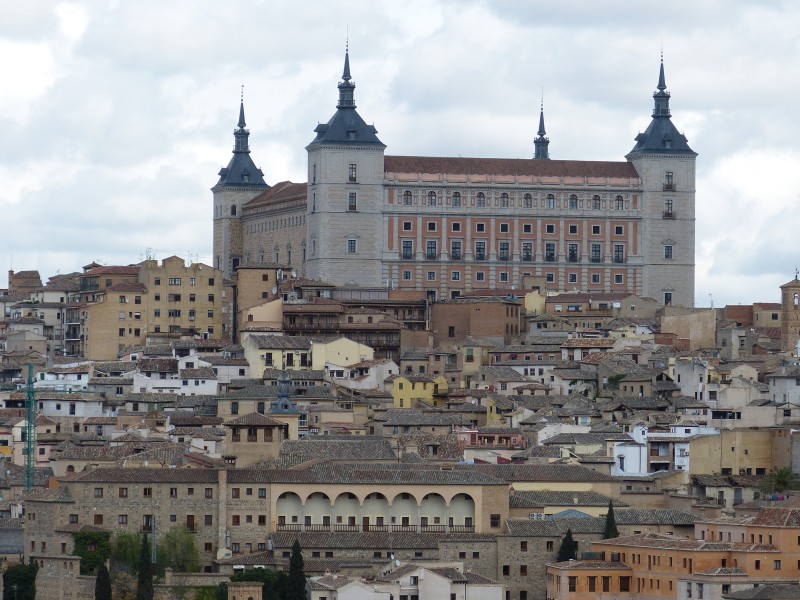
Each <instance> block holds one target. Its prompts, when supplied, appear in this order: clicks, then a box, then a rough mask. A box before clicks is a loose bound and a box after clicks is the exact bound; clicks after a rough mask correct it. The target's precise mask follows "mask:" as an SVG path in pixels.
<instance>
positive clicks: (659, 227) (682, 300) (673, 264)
mask: <svg viewBox="0 0 800 600" xmlns="http://www.w3.org/2000/svg"><path fill="white" fill-rule="evenodd" d="M669 99H670V93H669V92H668V91H667V84H666V81H665V78H664V59H663V57H662V59H661V68H660V71H659V74H658V85H657V89H656V92H655V93H654V94H653V100H654V107H653V115H652V120H651V121H650V125H649V126H648V127H647V129H646V130H645V131H644V133H640V134H639V135H637V136H636V145H635V146H634V147H633V150H631V151H630V152H629V153H628V154H627V155H626V157H625V158H627V159H628V160H629V161H630V162H631V163H633V166H634V168H635V169H636V171H637V173H638V174H639V177H640V179H641V185H642V194H641V198H639V202H640V203H641V204H640V207H639V210H640V211H641V214H642V230H641V236H640V239H639V240H636V243H638V244H640V246H641V247H640V254H641V257H642V260H643V263H644V265H645V267H644V268H643V270H642V282H641V290H642V294H643V295H644V296H648V297H651V298H655V299H656V300H658V301H659V302H662V303H663V304H665V305H679V306H693V305H694V268H695V263H694V239H695V236H694V232H695V159H696V157H697V153H696V152H694V151H693V150H692V149H691V148H690V147H689V144H688V141H687V139H686V137H685V136H684V135H683V134H682V133H680V132H679V131H678V129H677V128H676V127H675V125H674V124H673V123H672V117H671V115H670V109H669Z"/></svg>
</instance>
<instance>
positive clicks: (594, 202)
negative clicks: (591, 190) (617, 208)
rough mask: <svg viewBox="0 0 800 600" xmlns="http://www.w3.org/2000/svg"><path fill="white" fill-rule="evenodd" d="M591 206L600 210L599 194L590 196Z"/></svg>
mask: <svg viewBox="0 0 800 600" xmlns="http://www.w3.org/2000/svg"><path fill="white" fill-rule="evenodd" d="M592 208H593V209H595V210H600V196H598V195H596V194H595V196H594V198H592Z"/></svg>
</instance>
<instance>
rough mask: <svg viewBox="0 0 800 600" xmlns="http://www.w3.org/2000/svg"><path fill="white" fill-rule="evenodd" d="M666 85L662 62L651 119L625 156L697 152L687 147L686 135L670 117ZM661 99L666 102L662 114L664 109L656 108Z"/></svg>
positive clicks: (691, 153)
mask: <svg viewBox="0 0 800 600" xmlns="http://www.w3.org/2000/svg"><path fill="white" fill-rule="evenodd" d="M666 87H667V86H666V84H665V82H664V63H663V62H662V63H661V71H660V73H659V81H658V91H657V92H656V93H655V94H653V98H654V100H655V105H656V107H655V109H654V110H653V119H652V120H651V121H650V125H649V126H648V127H647V129H646V130H645V132H644V133H640V134H639V135H637V136H636V145H635V146H634V147H633V150H631V151H630V152H629V153H628V155H627V156H626V158H628V157H631V156H638V155H640V154H647V153H658V154H680V155H689V156H697V153H696V152H694V151H693V150H692V149H691V148H690V147H689V143H688V140H687V139H686V136H684V135H683V134H682V133H681V132H679V131H678V129H677V127H675V125H674V123H673V122H672V120H671V119H670V115H669V92H667V91H666ZM662 101H663V102H664V103H666V104H665V106H666V114H664V111H659V110H658V106H659V104H660V102H662Z"/></svg>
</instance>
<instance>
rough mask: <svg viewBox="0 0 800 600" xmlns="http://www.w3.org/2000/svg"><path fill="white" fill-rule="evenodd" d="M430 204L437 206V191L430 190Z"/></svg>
mask: <svg viewBox="0 0 800 600" xmlns="http://www.w3.org/2000/svg"><path fill="white" fill-rule="evenodd" d="M428 206H436V192H428Z"/></svg>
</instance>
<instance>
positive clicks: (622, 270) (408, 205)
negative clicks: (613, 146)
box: [214, 57, 696, 306]
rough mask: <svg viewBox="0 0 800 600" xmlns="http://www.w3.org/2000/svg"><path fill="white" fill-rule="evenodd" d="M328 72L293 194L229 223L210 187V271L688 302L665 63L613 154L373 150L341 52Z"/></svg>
mask: <svg viewBox="0 0 800 600" xmlns="http://www.w3.org/2000/svg"><path fill="white" fill-rule="evenodd" d="M342 79H343V81H342V82H341V83H340V84H339V94H340V97H339V103H338V104H337V111H336V112H335V113H334V115H333V117H332V118H331V120H330V121H329V122H328V123H327V124H324V125H322V124H321V125H319V126H318V127H317V129H316V130H315V131H316V133H317V137H316V139H315V140H313V141H312V142H311V143H310V144H309V145H308V146H307V148H306V149H307V151H308V184H307V188H306V192H305V197H303V195H302V193H300V191H299V190H298V189H297V186H298V184H290V183H289V182H283V183H280V184H276V186H274V187H275V188H277V191H275V192H272V190H270V191H269V192H266V193H265V194H263V197H262V201H259V200H258V199H256V200H251V201H250V203H249V204H246V205H244V212H245V216H243V217H240V220H241V222H242V223H243V228H240V229H239V230H236V228H235V226H234V225H233V223H232V221H233V220H235V218H236V216H235V215H232V214H231V207H230V206H228V204H232V202H233V201H230V200H229V201H227V204H225V206H221V204H223V200H222V196H223V195H224V194H225V193H227V192H226V191H225V190H226V189H227V188H226V186H225V185H218V186H217V187H215V188H214V190H215V196H214V198H215V239H214V243H215V255H216V256H217V261H218V263H219V264H220V265H225V264H227V263H226V260H228V259H226V258H225V257H233V256H234V255H235V254H237V253H241V252H243V253H244V256H243V257H241V260H243V261H244V262H241V260H237V261H235V262H236V264H247V263H248V262H250V261H252V262H258V261H263V260H265V258H266V259H267V260H276V261H281V262H284V261H285V262H287V263H289V264H291V265H292V267H293V268H295V269H296V270H297V271H298V272H299V273H303V274H305V275H306V276H308V277H311V278H315V279H322V280H325V281H328V282H330V283H333V284H336V285H339V286H362V287H378V286H382V287H387V286H388V287H392V288H398V289H405V290H424V291H425V292H426V293H427V294H428V297H429V298H453V297H455V296H457V295H459V294H461V293H462V292H465V291H471V290H474V289H487V288H490V289H496V288H501V289H503V288H507V289H512V288H519V286H520V285H522V284H523V283H524V282H525V281H528V280H536V281H544V282H545V287H546V288H547V290H552V291H567V290H583V291H587V292H630V293H635V294H638V295H641V296H646V297H652V298H654V299H655V300H657V301H658V302H659V303H663V304H675V305H682V306H692V305H693V303H694V247H695V157H696V154H695V153H694V152H693V151H692V150H691V149H690V148H689V147H688V145H687V143H686V139H685V138H684V137H683V136H682V135H681V134H680V133H678V131H677V129H675V127H674V125H672V123H671V121H670V113H669V93H668V92H666V85H665V83H664V74H663V65H662V70H661V73H660V78H659V85H658V91H657V92H656V93H655V94H654V100H655V108H654V111H653V121H652V123H651V125H650V126H649V127H648V128H647V131H646V132H645V133H642V134H639V135H638V136H637V137H636V140H637V145H636V146H635V147H634V149H633V150H632V151H631V153H629V154H628V155H627V156H626V159H627V162H623V161H620V162H590V161H569V160H549V159H546V158H547V157H546V155H541V154H540V156H539V158H534V159H522V160H520V159H485V158H478V159H467V158H442V157H420V156H386V155H385V153H384V152H385V148H386V146H385V145H384V144H383V143H382V142H381V141H380V140H378V138H377V137H376V135H375V134H376V130H375V128H374V127H372V126H368V125H366V124H365V123H364V121H363V120H362V119H361V117H360V116H359V115H358V113H357V112H356V111H355V103H354V98H353V92H354V88H355V85H354V84H353V83H352V82H351V81H350V75H349V57H348V58H346V67H345V73H344V74H343V77H342ZM541 130H542V131H541V132H540V134H543V130H544V124H543V121H542V123H541ZM290 187H291V192H288V191H286V192H285V190H288V189H289V188H290ZM236 189H237V190H239V188H236ZM284 192H285V193H284ZM237 193H240V191H237ZM270 194H272V195H273V196H274V198H273V199H271V200H268V196H269V195H270ZM218 197H219V198H218ZM256 205H258V206H257V207H256ZM217 207H218V208H217ZM226 211H227V212H226ZM241 214H242V213H241V212H237V213H236V215H241ZM217 229H219V233H218V231H217ZM226 232H227V233H226ZM237 234H241V235H242V236H243V239H238V238H236V235H237ZM225 235H228V236H229V238H230V239H226V238H225ZM289 246H291V247H292V248H293V252H292V255H291V259H289V254H288V251H289ZM242 248H243V250H240V249H242ZM300 250H302V252H301V251H300ZM237 258H238V257H237ZM231 260H233V259H231ZM224 268H227V267H224Z"/></svg>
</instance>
